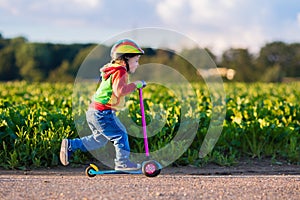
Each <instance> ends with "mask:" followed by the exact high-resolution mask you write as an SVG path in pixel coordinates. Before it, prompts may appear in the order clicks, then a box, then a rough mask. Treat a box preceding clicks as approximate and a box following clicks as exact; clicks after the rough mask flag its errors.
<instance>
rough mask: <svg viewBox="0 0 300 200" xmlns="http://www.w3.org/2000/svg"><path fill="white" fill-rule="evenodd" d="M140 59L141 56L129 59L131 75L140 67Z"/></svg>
mask: <svg viewBox="0 0 300 200" xmlns="http://www.w3.org/2000/svg"><path fill="white" fill-rule="evenodd" d="M139 59H140V55H137V56H134V57H132V58H129V59H128V65H129V72H130V73H134V72H135V70H136V68H137V67H138V66H139Z"/></svg>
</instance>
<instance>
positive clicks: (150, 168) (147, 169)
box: [85, 81, 162, 177]
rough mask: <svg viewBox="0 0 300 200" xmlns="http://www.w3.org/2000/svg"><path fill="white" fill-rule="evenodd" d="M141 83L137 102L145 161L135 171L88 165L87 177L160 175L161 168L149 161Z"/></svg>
mask: <svg viewBox="0 0 300 200" xmlns="http://www.w3.org/2000/svg"><path fill="white" fill-rule="evenodd" d="M142 82H143V86H142V87H140V88H139V89H138V90H139V100H140V108H141V115H142V128H143V137H144V146H145V154H146V160H145V161H144V162H143V163H142V167H141V169H140V170H136V171H132V170H130V171H119V170H99V169H98V167H97V166H96V165H95V164H90V165H89V166H88V167H87V168H86V170H85V174H86V175H87V176H88V177H95V176H96V175H105V174H144V175H145V176H147V177H155V176H157V175H159V174H160V172H161V169H162V166H161V165H160V164H159V163H158V162H157V161H155V160H151V159H150V153H149V147H148V136H147V128H146V126H147V125H146V119H145V111H144V101H143V91H142V90H143V88H144V87H146V82H145V81H142Z"/></svg>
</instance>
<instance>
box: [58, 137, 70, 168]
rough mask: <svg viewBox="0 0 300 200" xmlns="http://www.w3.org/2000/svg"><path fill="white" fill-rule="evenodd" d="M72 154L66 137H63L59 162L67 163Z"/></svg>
mask: <svg viewBox="0 0 300 200" xmlns="http://www.w3.org/2000/svg"><path fill="white" fill-rule="evenodd" d="M71 155H72V149H71V146H70V142H69V140H68V139H63V140H62V141H61V146H60V155H59V156H60V162H61V163H62V164H63V165H65V166H66V165H68V164H69V160H70V158H71Z"/></svg>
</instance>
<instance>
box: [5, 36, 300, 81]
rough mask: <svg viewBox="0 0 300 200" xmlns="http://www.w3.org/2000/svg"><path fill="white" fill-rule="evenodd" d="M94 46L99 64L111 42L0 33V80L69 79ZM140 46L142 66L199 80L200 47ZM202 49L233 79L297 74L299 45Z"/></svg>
mask: <svg viewBox="0 0 300 200" xmlns="http://www.w3.org/2000/svg"><path fill="white" fill-rule="evenodd" d="M95 47H97V53H98V57H102V58H103V59H101V62H100V63H97V65H98V66H97V67H101V66H102V65H103V64H105V63H107V62H109V53H110V48H111V47H110V46H104V45H100V46H99V45H97V44H93V43H87V44H53V43H35V42H29V41H28V40H27V39H26V38H25V37H15V38H3V37H2V35H1V34H0V81H14V80H26V81H40V82H41V81H50V82H56V81H66V82H72V81H74V79H75V77H76V74H77V72H78V69H79V68H80V66H81V64H82V62H83V61H84V59H85V58H86V57H87V56H88V55H89V54H90V52H92V51H93V49H95ZM144 49H145V55H144V56H143V58H142V59H141V63H140V64H143V63H160V64H165V65H168V66H172V67H174V68H175V69H176V70H178V71H179V72H180V73H181V74H183V75H184V76H186V77H188V78H189V80H196V79H199V74H197V72H196V71H195V68H193V67H191V63H190V62H189V61H190V60H193V61H195V62H192V63H199V65H201V66H203V67H204V68H205V63H203V62H205V61H203V60H205V59H207V58H203V56H199V55H200V54H199V49H198V48H191V49H183V50H182V51H181V52H180V55H185V56H184V57H182V56H179V55H178V54H176V53H175V52H174V51H172V50H162V49H151V48H147V47H146V48H144ZM205 50H206V52H207V53H208V54H209V55H210V57H211V58H212V60H213V61H214V62H215V63H216V65H217V67H219V68H227V69H233V70H235V71H236V74H235V76H234V78H233V79H232V80H231V81H241V82H256V81H261V82H281V81H283V80H285V78H286V77H290V78H297V77H300V43H291V44H287V43H284V42H281V41H274V42H270V43H267V44H265V45H264V46H263V47H262V48H261V49H260V51H259V53H258V54H257V55H253V54H251V53H250V52H249V50H248V49H244V48H230V49H227V50H225V51H224V52H223V53H222V56H221V57H220V58H218V57H217V56H216V55H214V54H213V53H212V52H211V51H210V50H209V49H205ZM201 55H203V54H201ZM185 58H188V60H189V61H187V60H186V59H185ZM191 74H192V75H191ZM159 75H160V74H159V73H158V76H159ZM224 80H226V78H224Z"/></svg>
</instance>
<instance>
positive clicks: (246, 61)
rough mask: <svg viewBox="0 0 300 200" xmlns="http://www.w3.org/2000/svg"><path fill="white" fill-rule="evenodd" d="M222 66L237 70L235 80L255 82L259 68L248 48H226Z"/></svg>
mask: <svg viewBox="0 0 300 200" xmlns="http://www.w3.org/2000/svg"><path fill="white" fill-rule="evenodd" d="M220 65H221V67H224V68H229V69H234V70H236V75H235V78H234V80H236V81H245V82H253V81H256V80H257V79H258V78H257V69H256V68H255V65H254V63H253V56H252V55H251V54H250V53H249V52H248V50H247V49H233V48H230V49H228V50H226V51H225V52H224V53H223V55H222V61H221V63H220Z"/></svg>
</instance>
